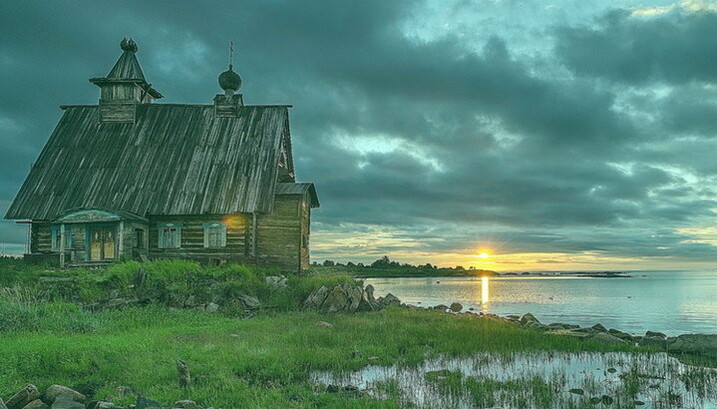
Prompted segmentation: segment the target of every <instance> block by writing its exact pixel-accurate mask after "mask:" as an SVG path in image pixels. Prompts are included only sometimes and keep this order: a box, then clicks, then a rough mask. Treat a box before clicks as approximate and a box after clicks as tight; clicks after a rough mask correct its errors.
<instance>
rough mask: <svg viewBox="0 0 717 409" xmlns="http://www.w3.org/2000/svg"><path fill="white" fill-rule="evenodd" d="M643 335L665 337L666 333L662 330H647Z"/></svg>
mask: <svg viewBox="0 0 717 409" xmlns="http://www.w3.org/2000/svg"><path fill="white" fill-rule="evenodd" d="M645 336H646V337H657V338H662V339H667V335H665V334H663V333H662V332H657V331H647V332H645Z"/></svg>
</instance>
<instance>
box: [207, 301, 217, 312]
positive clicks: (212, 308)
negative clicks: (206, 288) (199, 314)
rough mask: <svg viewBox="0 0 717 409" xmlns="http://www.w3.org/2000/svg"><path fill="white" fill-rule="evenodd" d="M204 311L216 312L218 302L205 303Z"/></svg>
mask: <svg viewBox="0 0 717 409" xmlns="http://www.w3.org/2000/svg"><path fill="white" fill-rule="evenodd" d="M205 311H207V312H217V311H219V304H217V303H213V302H210V303H209V304H207V307H206V308H205Z"/></svg>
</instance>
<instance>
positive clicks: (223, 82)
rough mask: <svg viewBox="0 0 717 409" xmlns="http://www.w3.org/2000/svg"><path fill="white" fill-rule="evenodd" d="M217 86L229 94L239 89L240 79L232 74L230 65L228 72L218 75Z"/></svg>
mask: <svg viewBox="0 0 717 409" xmlns="http://www.w3.org/2000/svg"><path fill="white" fill-rule="evenodd" d="M219 86H220V87H221V88H222V89H223V90H224V92H227V93H229V94H231V93H234V91H239V88H241V77H240V76H239V74H237V73H236V72H234V70H233V69H232V65H231V64H229V69H228V70H226V71H224V72H223V73H221V74H219Z"/></svg>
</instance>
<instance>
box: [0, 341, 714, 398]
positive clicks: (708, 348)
mask: <svg viewBox="0 0 717 409" xmlns="http://www.w3.org/2000/svg"><path fill="white" fill-rule="evenodd" d="M667 348H668V350H669V351H670V352H679V353H683V354H698V355H707V356H710V357H713V358H717V334H683V335H680V336H678V337H672V338H667ZM9 407H10V405H8V408H9ZM10 409H12V408H10Z"/></svg>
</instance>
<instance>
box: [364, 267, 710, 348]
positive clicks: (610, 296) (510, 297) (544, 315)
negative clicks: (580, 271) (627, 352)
mask: <svg viewBox="0 0 717 409" xmlns="http://www.w3.org/2000/svg"><path fill="white" fill-rule="evenodd" d="M629 274H630V275H631V276H632V277H629V278H590V277H578V276H570V275H566V276H563V275H561V276H517V277H516V276H500V277H490V278H480V277H432V278H424V277H422V278H371V279H366V280H365V283H366V284H372V285H373V286H374V287H375V289H376V291H375V294H376V295H377V296H378V295H385V294H386V293H388V292H390V293H393V294H394V295H396V296H397V297H398V298H400V299H401V301H403V302H405V303H408V304H415V305H420V306H424V307H427V306H433V305H437V304H446V305H449V304H450V303H451V302H454V301H457V302H460V303H461V304H463V306H464V308H465V309H466V310H467V309H468V308H470V307H472V308H474V312H479V311H482V312H484V313H493V314H498V315H509V314H516V315H522V314H525V313H527V312H530V313H533V314H534V315H535V316H536V317H537V318H538V319H539V320H540V321H541V322H543V323H546V324H549V323H552V322H564V323H571V324H580V325H581V326H591V325H593V324H596V323H602V324H603V325H605V326H606V327H608V328H617V329H620V330H623V331H627V332H630V333H635V334H642V333H644V332H645V331H647V330H653V331H661V332H664V333H666V334H668V335H678V334H683V333H717V271H711V272H696V271H669V272H667V271H659V272H649V271H645V272H642V271H641V272H631V273H629Z"/></svg>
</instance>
